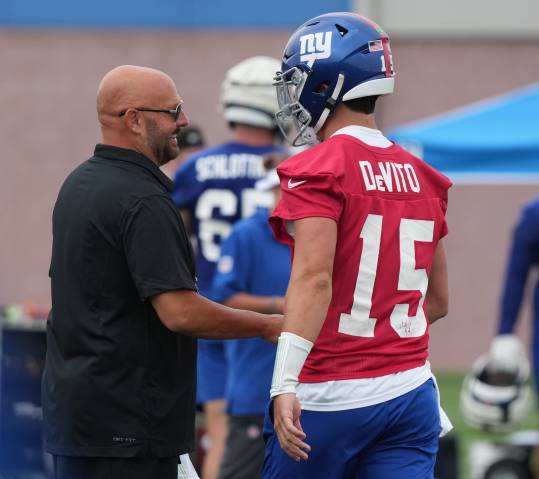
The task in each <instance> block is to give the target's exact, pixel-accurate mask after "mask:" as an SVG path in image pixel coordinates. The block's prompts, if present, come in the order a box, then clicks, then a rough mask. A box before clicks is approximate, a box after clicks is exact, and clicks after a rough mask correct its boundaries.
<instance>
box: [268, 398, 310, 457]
mask: <svg viewBox="0 0 539 479" xmlns="http://www.w3.org/2000/svg"><path fill="white" fill-rule="evenodd" d="M300 414H301V406H300V404H299V401H298V398H297V397H296V395H295V394H293V393H288V394H280V395H279V396H275V397H274V398H273V427H274V429H275V432H276V433H277V437H278V438H279V444H280V445H281V448H282V449H283V451H284V452H286V454H288V455H289V456H290V457H291V458H292V459H294V460H295V461H300V460H301V459H303V460H306V459H308V458H309V456H308V455H307V453H308V452H309V451H310V450H311V446H309V445H308V444H307V443H306V442H303V440H304V439H305V437H306V435H305V433H304V432H303V429H302V427H301V424H300V422H299V416H300Z"/></svg>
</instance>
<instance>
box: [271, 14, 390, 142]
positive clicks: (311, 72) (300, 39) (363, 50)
mask: <svg viewBox="0 0 539 479" xmlns="http://www.w3.org/2000/svg"><path fill="white" fill-rule="evenodd" d="M394 77H395V71H394V68H393V60H392V57H391V49H390V46H389V38H388V36H387V35H386V34H385V33H384V31H383V30H382V29H381V28H380V27H379V26H378V25H376V24H375V23H374V22H372V21H371V20H369V19H367V18H365V17H362V16H361V15H357V14H355V13H327V14H325V15H320V16H318V17H315V18H313V19H311V20H309V21H307V22H306V23H304V24H303V25H302V26H301V27H299V28H298V29H297V30H296V31H295V33H294V34H293V35H292V37H290V40H289V41H288V44H287V45H286V48H285V51H284V53H283V59H282V65H281V72H277V75H276V77H275V83H274V85H275V86H276V87H277V98H278V101H279V108H280V109H279V111H278V112H277V114H276V119H277V123H278V125H279V127H280V128H281V130H282V131H283V134H284V135H285V137H287V139H288V141H289V142H290V143H291V144H292V145H294V146H301V145H305V144H313V143H316V142H317V137H316V133H317V132H318V131H319V130H320V128H322V126H323V125H324V123H325V121H326V120H327V118H328V116H329V115H330V114H331V112H332V111H333V110H334V109H335V107H336V106H337V105H338V104H339V103H341V102H343V101H347V100H353V99H354V98H362V97H367V96H375V95H388V94H390V93H392V92H393V87H394Z"/></svg>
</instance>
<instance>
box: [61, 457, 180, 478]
mask: <svg viewBox="0 0 539 479" xmlns="http://www.w3.org/2000/svg"><path fill="white" fill-rule="evenodd" d="M53 460H54V479H124V478H125V479H176V478H177V477H178V457H177V456H175V457H166V458H163V459H156V458H134V457H133V458H116V457H70V456H53Z"/></svg>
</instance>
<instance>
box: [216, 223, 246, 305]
mask: <svg viewBox="0 0 539 479" xmlns="http://www.w3.org/2000/svg"><path fill="white" fill-rule="evenodd" d="M242 231H243V230H241V229H238V228H234V229H233V230H232V232H231V233H230V236H229V237H228V238H227V239H226V240H225V241H224V242H223V243H221V256H220V258H219V262H218V263H217V268H216V270H215V276H214V277H213V287H212V299H213V300H214V301H218V302H223V301H226V300H227V299H229V298H230V297H232V296H233V295H235V294H236V293H240V292H245V291H247V290H248V289H247V284H248V275H249V264H250V263H251V261H250V260H249V258H250V254H249V253H250V251H251V247H252V246H254V245H249V241H248V239H247V238H244V237H243V235H242Z"/></svg>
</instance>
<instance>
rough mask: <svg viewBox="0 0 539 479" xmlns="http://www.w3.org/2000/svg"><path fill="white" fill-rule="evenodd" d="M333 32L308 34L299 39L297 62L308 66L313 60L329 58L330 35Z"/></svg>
mask: <svg viewBox="0 0 539 479" xmlns="http://www.w3.org/2000/svg"><path fill="white" fill-rule="evenodd" d="M332 34H333V32H317V33H309V34H308V35H302V36H301V37H299V44H300V52H299V53H300V57H299V60H300V61H302V62H307V63H309V64H310V65H312V64H313V63H314V61H315V60H323V59H324V58H329V57H330V56H331V35H332Z"/></svg>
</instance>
